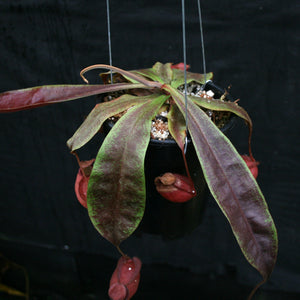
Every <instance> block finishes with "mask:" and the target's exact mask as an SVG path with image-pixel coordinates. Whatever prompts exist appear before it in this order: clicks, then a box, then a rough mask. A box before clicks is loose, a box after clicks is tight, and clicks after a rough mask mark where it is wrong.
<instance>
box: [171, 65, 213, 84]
mask: <svg viewBox="0 0 300 300" xmlns="http://www.w3.org/2000/svg"><path fill="white" fill-rule="evenodd" d="M212 78H213V73H212V72H209V73H207V74H206V80H211V79H212ZM186 79H187V83H190V82H192V81H196V82H198V83H200V84H204V83H205V80H204V75H203V74H198V73H192V72H186ZM184 82H185V80H184V71H183V70H179V69H173V80H172V82H171V86H172V87H174V88H176V89H177V88H178V87H179V86H180V85H182V84H184Z"/></svg>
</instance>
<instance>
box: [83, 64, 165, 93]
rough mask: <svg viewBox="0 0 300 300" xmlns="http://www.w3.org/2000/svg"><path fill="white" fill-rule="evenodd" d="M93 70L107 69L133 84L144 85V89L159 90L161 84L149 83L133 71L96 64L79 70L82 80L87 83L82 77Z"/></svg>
mask: <svg viewBox="0 0 300 300" xmlns="http://www.w3.org/2000/svg"><path fill="white" fill-rule="evenodd" d="M94 69H107V70H112V71H115V72H117V73H119V74H122V75H123V76H124V77H125V78H130V79H132V80H133V81H134V82H139V83H142V84H144V86H146V87H150V88H161V86H162V84H161V83H159V82H155V81H149V80H147V79H145V78H144V77H142V76H139V75H138V74H136V73H135V72H133V71H126V70H123V69H120V68H117V67H114V66H110V65H104V64H97V65H92V66H89V67H87V68H85V69H83V70H81V72H80V76H81V77H82V78H83V80H84V81H85V82H86V83H88V80H87V79H86V78H85V77H84V76H83V74H84V73H86V72H88V71H90V70H94Z"/></svg>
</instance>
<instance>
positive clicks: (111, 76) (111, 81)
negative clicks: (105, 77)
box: [106, 0, 113, 83]
mask: <svg viewBox="0 0 300 300" xmlns="http://www.w3.org/2000/svg"><path fill="white" fill-rule="evenodd" d="M106 17H107V37H108V52H109V64H110V65H111V66H112V54H111V38H110V14H109V0H106ZM110 83H113V74H112V70H110Z"/></svg>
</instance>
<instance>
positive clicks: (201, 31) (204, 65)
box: [197, 0, 206, 88]
mask: <svg viewBox="0 0 300 300" xmlns="http://www.w3.org/2000/svg"><path fill="white" fill-rule="evenodd" d="M197 3H198V15H199V26H200V36H201V48H202V63H203V73H204V82H205V83H206V63H205V51H204V37H203V28H202V16H201V15H202V14H201V5H200V0H197ZM204 86H205V84H204V85H203V86H202V87H203V88H204Z"/></svg>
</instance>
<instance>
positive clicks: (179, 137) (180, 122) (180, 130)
mask: <svg viewBox="0 0 300 300" xmlns="http://www.w3.org/2000/svg"><path fill="white" fill-rule="evenodd" d="M167 116H168V128H169V131H170V133H171V135H172V137H173V138H174V140H175V141H176V143H177V145H178V146H179V148H180V149H181V151H183V150H184V144H185V138H186V123H185V119H184V116H183V114H182V113H181V111H180V110H179V108H178V106H177V105H176V104H175V103H174V104H172V105H171V108H170V111H169V113H168V115H167Z"/></svg>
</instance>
